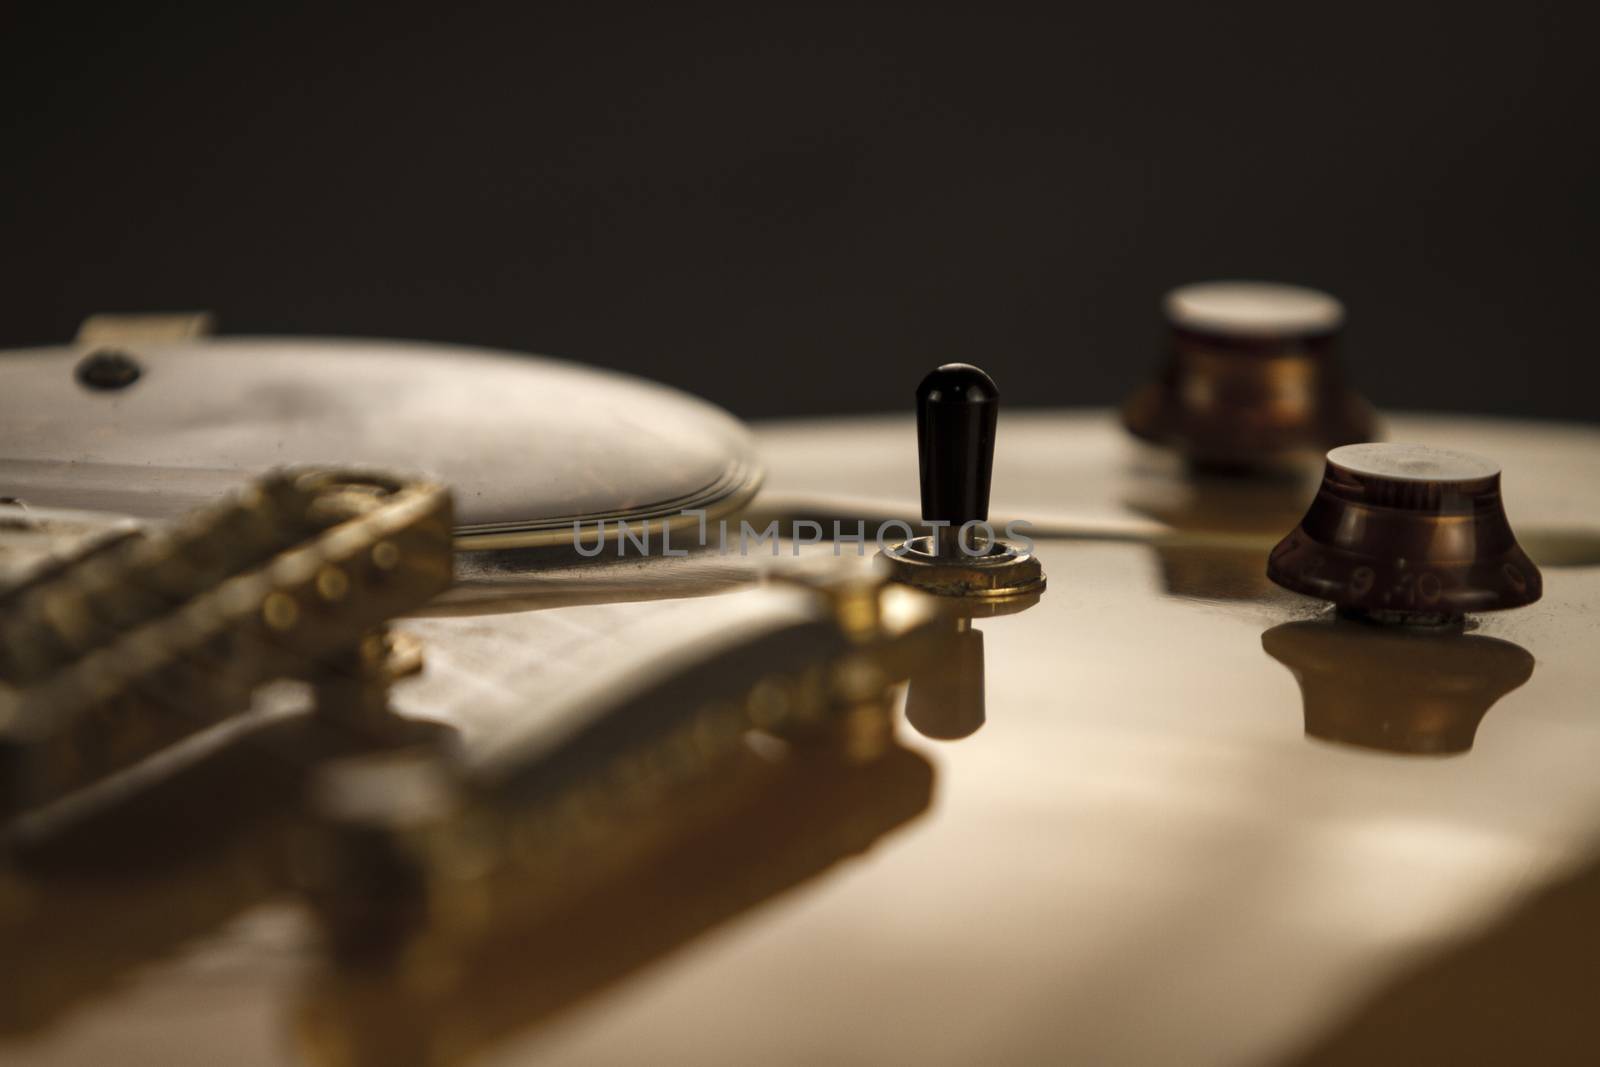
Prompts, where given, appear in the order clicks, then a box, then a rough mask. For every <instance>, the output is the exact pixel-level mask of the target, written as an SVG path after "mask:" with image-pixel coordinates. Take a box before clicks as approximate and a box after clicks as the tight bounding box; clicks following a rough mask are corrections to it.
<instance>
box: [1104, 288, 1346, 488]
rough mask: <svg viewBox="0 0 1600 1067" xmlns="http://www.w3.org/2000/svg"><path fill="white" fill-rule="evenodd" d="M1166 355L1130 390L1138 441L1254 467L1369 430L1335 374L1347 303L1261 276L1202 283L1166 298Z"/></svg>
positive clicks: (1126, 411) (1128, 414) (1202, 459)
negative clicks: (1151, 376)
mask: <svg viewBox="0 0 1600 1067" xmlns="http://www.w3.org/2000/svg"><path fill="white" fill-rule="evenodd" d="M1164 307H1165V311H1166V317H1167V321H1168V323H1169V325H1170V327H1171V352H1170V355H1169V358H1168V361H1167V365H1166V366H1165V368H1163V370H1162V372H1161V375H1160V377H1159V378H1157V379H1156V380H1155V381H1153V382H1151V383H1149V384H1147V385H1146V386H1144V388H1142V389H1140V390H1138V391H1137V392H1135V393H1134V394H1133V396H1132V397H1130V398H1129V399H1128V401H1127V403H1126V404H1124V405H1123V409H1122V421H1123V423H1124V424H1125V425H1126V426H1127V428H1128V429H1129V430H1130V431H1131V432H1132V433H1133V434H1134V435H1135V436H1137V437H1141V438H1143V439H1145V440H1147V441H1150V442H1152V443H1154V444H1158V445H1163V446H1167V447H1171V448H1174V449H1176V450H1177V451H1179V452H1180V453H1182V454H1183V455H1184V456H1186V457H1187V458H1188V459H1190V460H1191V461H1193V462H1194V463H1196V464H1198V465H1201V466H1207V467H1237V468H1246V469H1248V468H1257V467H1270V466H1275V465H1277V464H1279V463H1281V462H1282V461H1284V460H1286V459H1294V458H1298V457H1304V456H1306V455H1307V454H1310V455H1319V454H1321V453H1323V452H1325V451H1327V450H1328V449H1329V448H1333V447H1335V446H1337V445H1344V444H1351V443H1354V442H1358V441H1370V440H1372V439H1373V438H1374V437H1375V436H1376V435H1377V428H1376V419H1375V417H1374V415H1373V412H1372V407H1371V405H1369V404H1368V403H1367V402H1366V401H1365V400H1363V399H1362V398H1361V397H1360V396H1358V395H1357V394H1356V393H1354V392H1352V391H1351V390H1350V389H1349V388H1348V387H1347V386H1346V385H1345V382H1344V377H1343V372H1342V370H1341V368H1340V365H1339V359H1338V345H1339V340H1340V330H1341V327H1342V326H1343V325H1344V306H1343V305H1342V304H1340V302H1339V301H1338V300H1337V299H1336V298H1334V297H1332V296H1330V295H1328V294H1327V293H1323V292H1318V291H1317V290H1315V289H1303V288H1300V287H1299V286H1294V285H1279V284H1274V283H1270V282H1204V283H1201V284H1197V285H1185V286H1182V287H1180V288H1178V289H1174V290H1173V291H1172V292H1170V293H1168V294H1167V297H1166V300H1165V302H1164Z"/></svg>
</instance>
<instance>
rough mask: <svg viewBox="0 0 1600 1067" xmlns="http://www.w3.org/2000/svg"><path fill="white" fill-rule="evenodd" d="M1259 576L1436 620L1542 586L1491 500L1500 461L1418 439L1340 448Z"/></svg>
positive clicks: (1507, 601)
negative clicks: (1416, 441) (1264, 573)
mask: <svg viewBox="0 0 1600 1067" xmlns="http://www.w3.org/2000/svg"><path fill="white" fill-rule="evenodd" d="M1267 577H1269V578H1271V579H1272V580H1273V581H1274V582H1277V583H1278V584H1279V585H1281V586H1283V587H1284V588H1285V589H1292V590H1294V591H1295V592H1297V593H1305V594H1306V595H1308V596H1314V597H1319V598H1321V599H1323V600H1331V601H1333V603H1334V604H1336V605H1338V606H1339V607H1340V608H1341V609H1344V610H1346V611H1350V612H1356V613H1360V614H1365V615H1371V616H1374V617H1377V618H1380V619H1393V620H1395V621H1401V622H1446V621H1450V620H1453V619H1458V618H1460V617H1461V616H1462V615H1464V614H1465V613H1467V612H1472V611H1498V610H1500V609H1502V608H1515V607H1521V606H1522V605H1524V604H1531V603H1533V602H1534V601H1535V600H1538V599H1539V595H1540V593H1541V592H1543V589H1544V583H1543V579H1542V578H1541V576H1540V574H1539V568H1537V567H1535V566H1534V565H1533V562H1532V561H1531V560H1529V559H1528V556H1527V554H1526V553H1525V552H1523V551H1522V549H1521V547H1520V546H1518V544H1517V539H1516V537H1515V535H1513V534H1512V532H1511V525H1510V523H1508V522H1507V521H1506V513H1505V508H1504V507H1503V506H1502V504H1501V501H1500V468H1499V466H1497V465H1496V464H1494V463H1493V462H1491V461H1489V460H1486V459H1482V458H1480V457H1478V456H1473V455H1469V454H1467V453H1465V452H1451V451H1447V450H1445V449H1441V448H1428V447H1426V446H1424V445H1402V444H1363V445H1346V446H1344V447H1343V448H1336V449H1334V450H1333V451H1331V452H1329V453H1328V465H1327V470H1326V471H1325V472H1324V473H1323V476H1322V487H1321V489H1319V490H1318V491H1317V497H1316V499H1315V500H1313V501H1312V503H1311V508H1310V510H1309V511H1307V512H1306V515H1305V518H1303V519H1301V520H1300V525H1299V526H1297V527H1296V528H1295V529H1293V530H1291V531H1290V532H1289V536H1287V537H1285V538H1284V539H1283V540H1282V541H1280V542H1279V543H1278V546H1277V547H1276V548H1274V549H1273V550H1272V554H1271V556H1269V557H1268V559H1267Z"/></svg>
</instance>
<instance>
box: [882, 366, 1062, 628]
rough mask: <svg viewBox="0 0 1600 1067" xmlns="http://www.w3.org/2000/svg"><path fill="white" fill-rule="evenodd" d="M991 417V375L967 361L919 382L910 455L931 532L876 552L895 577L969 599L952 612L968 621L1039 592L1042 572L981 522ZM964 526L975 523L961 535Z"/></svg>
mask: <svg viewBox="0 0 1600 1067" xmlns="http://www.w3.org/2000/svg"><path fill="white" fill-rule="evenodd" d="M999 416H1000V390H999V389H997V388H995V384H994V379H992V378H990V377H989V376H988V375H987V374H985V373H983V371H981V370H979V369H978V368H977V367H974V366H972V365H971V364H970V363H946V364H945V365H944V366H942V367H939V368H938V369H937V370H934V371H932V372H931V373H929V374H928V376H927V377H926V378H923V379H922V384H921V385H919V386H917V455H918V459H919V462H920V466H921V479H922V520H923V522H925V523H928V524H929V525H931V526H932V527H933V533H932V535H930V536H922V537H910V538H907V539H906V540H905V541H904V542H901V543H899V544H896V545H894V546H892V547H890V546H885V547H884V549H883V551H882V552H880V553H879V555H880V557H882V559H883V564H884V567H885V568H886V569H887V571H888V573H889V576H890V577H891V578H893V579H895V580H896V581H899V582H905V583H906V584H907V585H914V586H916V587H918V588H919V589H923V590H925V591H927V592H930V593H937V594H939V595H940V596H948V597H959V598H962V599H963V600H968V601H973V603H971V604H968V605H967V606H966V607H965V608H963V609H962V611H961V612H960V614H963V615H966V616H967V617H969V618H971V617H974V616H978V615H988V614H995V613H997V611H998V610H1000V609H1002V605H1003V610H1004V611H1007V612H1009V611H1017V610H1021V608H1022V607H1025V606H1026V605H1027V603H1028V602H1030V601H1031V600H1037V599H1038V598H1039V594H1040V593H1042V592H1043V591H1044V571H1043V569H1041V568H1040V566H1039V561H1038V560H1037V559H1035V558H1034V556H1033V552H1032V550H1031V546H1027V545H1023V544H1013V543H1011V542H1009V541H1006V540H1003V539H1001V538H1000V537H998V536H996V534H995V531H994V528H993V527H992V526H991V525H990V524H989V521H988V520H989V477H990V475H991V474H992V473H993V472H994V436H995V425H996V423H997V422H998V420H999ZM968 523H975V524H982V525H980V526H976V527H975V528H974V529H972V530H968V531H967V534H966V536H965V537H963V536H962V533H961V531H962V527H963V526H965V525H967V524H968ZM908 529H909V527H908ZM1010 529H1011V527H1010V526H1008V527H1007V532H1008V534H1009V533H1010ZM978 602H982V607H981V608H980V607H979V604H978Z"/></svg>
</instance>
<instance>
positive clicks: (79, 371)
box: [73, 348, 144, 392]
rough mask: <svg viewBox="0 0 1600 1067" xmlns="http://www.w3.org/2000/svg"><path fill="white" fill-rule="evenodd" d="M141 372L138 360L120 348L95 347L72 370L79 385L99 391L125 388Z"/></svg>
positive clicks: (142, 370)
mask: <svg viewBox="0 0 1600 1067" xmlns="http://www.w3.org/2000/svg"><path fill="white" fill-rule="evenodd" d="M143 373H144V368H143V367H141V366H140V365H139V361H138V360H136V359H134V358H133V356H132V355H130V354H129V353H127V352H124V351H123V350H121V349H120V348H97V349H95V350H94V351H93V352H90V353H89V354H88V355H87V356H84V357H83V358H82V359H81V360H79V361H78V366H77V367H76V369H75V370H74V371H73V375H74V376H75V377H76V378H77V379H78V384H79V385H81V386H83V387H84V388H86V389H94V390H97V391H101V392H110V391H112V390H115V389H126V388H127V387H128V386H130V385H132V384H133V383H134V382H136V381H138V380H139V376H140V375H141V374H143Z"/></svg>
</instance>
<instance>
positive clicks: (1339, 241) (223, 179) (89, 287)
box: [0, 0, 1600, 419]
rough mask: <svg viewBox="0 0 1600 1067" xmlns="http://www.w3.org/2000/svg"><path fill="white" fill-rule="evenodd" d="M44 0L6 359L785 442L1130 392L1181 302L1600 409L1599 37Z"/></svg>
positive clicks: (1439, 402)
mask: <svg viewBox="0 0 1600 1067" xmlns="http://www.w3.org/2000/svg"><path fill="white" fill-rule="evenodd" d="M136 7H137V5H97V6H89V5H71V4H55V5H37V6H36V7H30V8H27V9H24V8H23V7H21V6H20V5H11V6H9V7H7V8H6V9H5V13H4V14H3V15H0V20H3V21H0V29H3V37H4V41H3V43H0V49H3V52H4V55H3V57H0V58H3V62H4V70H3V71H0V78H3V79H4V83H5V84H4V91H5V101H6V105H5V106H6V111H7V115H8V120H9V121H8V125H7V131H6V133H5V135H4V136H5V164H4V168H3V171H0V218H3V226H4V231H3V252H0V256H3V268H0V269H3V276H0V284H3V289H0V308H3V313H0V314H3V319H0V345H6V346H15V345H23V344H31V343H38V342H46V341H55V340H62V339H65V338H67V337H69V336H70V335H71V333H72V331H73V329H74V327H75V325H76V323H77V321H78V320H79V319H80V318H81V317H82V316H83V315H84V314H85V313H87V312H91V311H96V310H137V309H147V310H148V309H183V308H209V309H212V310H214V311H216V312H217V313H218V314H219V316H220V318H221V320H222V324H223V327H224V328H225V329H226V330H227V331H228V332H250V333H263V332H268V333H297V334H298V333H338V334H358V335H368V336H397V337H417V338H429V339H438V340H451V341H459V342H467V343H476V344H487V345H495V346H503V347H510V348H516V349H523V350H530V351H540V352H547V353H551V354H556V355H563V356H568V357H571V358H574V359H579V360H584V361H587V362H591V363H595V364H599V365H604V366H610V367H617V368H622V369H626V370H630V371H634V372H637V373H642V374H646V375H649V376H652V377H655V378H659V379H663V380H667V381H670V382H673V383H675V384H678V385H681V386H683V387H685V388H687V389H689V390H691V391H693V392H696V393H699V394H702V395H704V396H707V397H710V398H712V399H714V400H717V401H719V402H721V403H723V404H725V405H726V406H728V407H729V408H731V409H733V410H734V411H736V412H737V413H739V414H741V415H745V416H748V417H757V416H766V415H778V414H803V413H818V412H832V411H861V410H876V409H885V408H896V407H905V406H906V405H907V404H908V403H909V397H910V393H911V390H912V387H913V385H914V383H915V380H916V378H917V377H918V376H919V375H920V373H921V372H922V370H924V369H925V368H926V367H927V366H929V365H931V364H933V363H937V362H942V361H945V360H948V359H952V358H962V359H968V360H972V361H974V362H979V363H982V364H984V365H985V366H986V367H988V368H989V369H990V370H991V371H992V372H993V373H994V375H995V377H996V378H997V379H998V380H999V382H1000V385H1001V389H1002V392H1003V393H1004V394H1005V395H1006V398H1007V400H1008V402H1011V403H1025V404H1052V405H1055V404H1100V403H1107V402H1112V401H1114V400H1116V399H1118V398H1120V397H1121V396H1122V395H1123V394H1124V393H1125V392H1126V391H1127V390H1128V389H1129V388H1130V387H1131V386H1132V385H1133V384H1134V383H1135V382H1136V381H1137V380H1138V379H1140V378H1141V377H1142V376H1143V375H1144V374H1146V373H1147V372H1148V370H1149V369H1150V367H1151V366H1152V365H1153V363H1154V361H1155V359H1156V358H1157V350H1158V340H1159V330H1158V325H1157V323H1158V320H1157V314H1156V304H1157V300H1158V297H1159V295H1160V293H1161V292H1162V291H1163V290H1164V289H1165V288H1167V287H1169V286H1171V285H1173V284H1176V283H1179V282H1183V281H1187V280H1197V279H1206V278H1216V277H1262V278H1274V279H1282V280H1290V281H1299V282H1303V283H1307V284H1311V285H1316V286H1321V287H1324V288H1327V289H1330V290H1332V291H1334V292H1336V293H1337V294H1339V295H1340V296H1342V297H1343V298H1345V300H1346V301H1347V303H1348V304H1349V306H1350V309H1351V315H1352V318H1351V330H1350V351H1349V361H1350V363H1351V365H1352V370H1353V374H1354V377H1355V379H1356V381H1357V383H1358V384H1359V385H1360V386H1361V387H1362V388H1363V389H1364V391H1366V392H1367V393H1368V395H1370V396H1371V397H1372V398H1373V399H1374V400H1376V401H1377V402H1378V403H1379V404H1380V405H1383V406H1387V407H1390V408H1401V407H1406V408H1441V409H1455V410H1464V411H1477V412H1503V413H1515V414H1538V415H1546V416H1557V417H1566V418H1581V419H1595V418H1597V417H1600V401H1597V400H1596V396H1595V387H1596V384H1597V377H1600V375H1597V372H1596V369H1595V359H1594V357H1593V355H1592V353H1591V349H1590V339H1591V337H1592V336H1593V333H1594V331H1593V327H1592V325H1591V322H1590V318H1591V311H1590V308H1591V305H1592V304H1593V303H1594V301H1595V294H1596V293H1597V292H1600V286H1597V282H1600V276H1597V274H1600V272H1597V269H1596V266H1595V258H1596V242H1595V237H1596V226H1595V207H1596V204H1595V199H1596V194H1597V189H1600V187H1597V184H1596V178H1597V165H1596V160H1597V159H1600V152H1596V151H1595V149H1596V148H1597V146H1596V144H1595V139H1596V137H1595V126H1596V107H1595V104H1596V96H1595V93H1594V79H1595V75H1594V72H1593V68H1594V59H1593V56H1594V41H1595V36H1594V34H1593V33H1592V27H1590V26H1584V25H1580V24H1579V21H1578V19H1579V16H1580V14H1581V13H1582V12H1583V11H1584V7H1583V6H1582V5H1577V4H1573V5H1566V6H1561V7H1554V6H1541V5H1540V4H1536V3H1516V4H1509V3H1508V4H1501V5H1497V6H1496V7H1495V8H1494V9H1493V11H1492V12H1486V13H1485V14H1484V15H1482V16H1479V15H1476V14H1471V13H1469V11H1468V9H1467V8H1465V7H1463V6H1461V5H1449V4H1440V5H1429V6H1428V7H1427V8H1426V9H1424V8H1422V7H1421V6H1420V5H1410V6H1408V5H1389V6H1387V7H1385V8H1380V9H1375V10H1372V11H1368V12H1366V13H1358V12H1356V11H1355V10H1354V9H1351V8H1348V7H1346V6H1344V5H1333V4H1318V5H1311V4H1284V3H1273V4H1261V5H1255V6H1241V5H1233V4H1214V3H1197V2H1190V0H1183V2H1175V0H1163V2H1158V3H1145V4H1138V3H1103V4H1097V5H1093V6H1079V5H1072V6H1069V5H1058V6H1056V7H1055V8H1052V9H1049V13H1047V14H1039V13H1033V14H1023V13H1018V12H1009V13H1008V12H1006V11H1003V10H1001V9H999V8H997V7H994V6H992V5H978V4H973V5H968V6H967V7H966V8H965V9H964V10H959V11H950V12H949V13H944V12H940V11H936V10H934V9H932V8H930V7H928V6H926V5H924V6H920V7H914V6H906V7H899V8H895V7H885V6H874V7H866V6H860V5H856V6H849V7H839V8H827V7H822V6H817V5H806V6H796V7H791V8H786V9H777V8H772V7H762V6H758V5H753V4H752V5H745V6H743V7H740V8H734V9H723V10H720V11H709V10H705V9H693V8H687V7H682V6H678V5H669V4H657V5H653V6H651V7H648V8H645V9H642V10H629V9H627V8H621V7H616V6H604V5H598V4H588V5H576V4H568V5H550V4H522V5H506V6H503V7H492V8H491V7H481V6H473V5H468V4H455V5H452V4H435V5H432V7H431V8H430V9H427V10H426V13H422V12H420V11H406V10H404V9H403V8H402V7H401V6H396V5H385V6H382V7H375V8H372V9H370V10H368V11H366V12H365V13H360V14H357V13H351V12H349V11H341V10H339V9H338V8H337V5H333V4H319V5H311V6H305V7H299V8H297V7H295V6H294V5H292V4H289V3H275V4H271V5H265V4H263V5H258V6H255V7H249V6H247V5H242V4H237V3H231V4H228V3H224V4H211V5H206V6H197V7H195V8H193V9H188V10H182V9H163V10H162V11H161V12H160V13H159V14H151V13H149V12H146V11H140V10H137V9H136Z"/></svg>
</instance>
